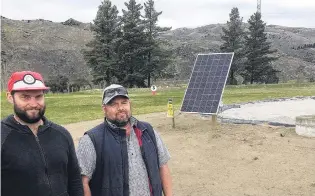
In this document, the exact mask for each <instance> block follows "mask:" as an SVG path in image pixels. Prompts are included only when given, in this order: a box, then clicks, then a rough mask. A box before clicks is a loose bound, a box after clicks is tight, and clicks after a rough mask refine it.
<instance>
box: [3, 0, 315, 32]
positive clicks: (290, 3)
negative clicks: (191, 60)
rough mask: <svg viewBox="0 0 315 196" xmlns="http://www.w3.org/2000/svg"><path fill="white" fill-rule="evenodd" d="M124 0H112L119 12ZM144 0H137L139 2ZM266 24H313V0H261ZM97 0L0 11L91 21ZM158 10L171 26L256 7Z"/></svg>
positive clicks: (6, 5) (188, 4) (17, 0)
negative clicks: (233, 9)
mask: <svg viewBox="0 0 315 196" xmlns="http://www.w3.org/2000/svg"><path fill="white" fill-rule="evenodd" d="M126 1H127V0H112V4H113V5H116V6H117V8H118V10H119V12H120V14H121V13H122V11H121V10H122V9H126V6H125V5H124V2H126ZM145 1H146V0H137V2H138V3H141V4H143V3H144V2H145ZM261 2H262V3H261V7H262V8H261V10H262V19H263V20H264V21H265V22H266V23H267V25H281V26H289V27H308V28H315V0H261ZM100 4H101V0H1V15H2V16H4V17H7V18H10V19H15V20H22V19H25V20H33V19H45V20H51V21H53V22H63V21H66V20H67V19H69V18H74V19H75V20H78V21H81V22H93V19H94V18H95V16H96V13H97V10H98V6H99V5H100ZM155 7H156V10H157V11H162V12H163V13H162V15H161V16H160V17H159V22H158V23H159V25H160V26H163V27H172V28H173V29H176V28H181V27H188V28H195V27H199V26H203V25H209V24H217V23H226V21H227V20H229V13H230V12H231V9H232V8H233V7H237V8H238V9H239V12H240V16H241V17H243V21H244V22H247V20H248V19H249V17H250V16H251V15H252V14H253V13H254V12H256V10H257V0H155Z"/></svg>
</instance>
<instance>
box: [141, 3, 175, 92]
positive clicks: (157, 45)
mask: <svg viewBox="0 0 315 196" xmlns="http://www.w3.org/2000/svg"><path fill="white" fill-rule="evenodd" d="M144 11H145V15H144V22H145V32H146V37H147V41H148V44H149V48H148V53H147V63H146V70H145V72H146V75H147V80H148V86H150V85H151V77H152V76H155V77H157V76H158V75H161V73H164V72H163V70H164V69H165V68H166V67H167V65H168V64H169V63H170V57H171V52H170V51H169V50H167V49H166V48H165V47H163V46H162V45H164V46H165V43H164V42H162V41H161V40H159V39H158V35H159V34H160V33H162V32H165V31H168V30H170V29H171V28H169V27H166V28H162V27H159V26H157V21H158V17H159V16H160V15H161V14H162V12H157V11H156V10H155V8H154V1H153V0H148V1H147V2H146V3H144Z"/></svg>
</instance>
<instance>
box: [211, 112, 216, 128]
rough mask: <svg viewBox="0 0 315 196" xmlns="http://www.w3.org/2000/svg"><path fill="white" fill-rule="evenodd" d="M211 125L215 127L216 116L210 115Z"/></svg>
mask: <svg viewBox="0 0 315 196" xmlns="http://www.w3.org/2000/svg"><path fill="white" fill-rule="evenodd" d="M211 122H212V125H213V126H215V125H216V124H217V115H216V114H212V121H211Z"/></svg>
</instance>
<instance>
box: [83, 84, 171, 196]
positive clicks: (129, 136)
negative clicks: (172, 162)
mask: <svg viewBox="0 0 315 196" xmlns="http://www.w3.org/2000/svg"><path fill="white" fill-rule="evenodd" d="M102 109H103V112H104V114H105V119H104V122H103V123H101V124H100V125H98V126H96V127H94V128H93V129H91V130H89V131H87V132H86V133H85V134H84V136H83V137H82V138H81V139H80V141H79V145H78V148H77V156H78V160H79V164H80V167H81V175H82V181H83V187H84V194H85V196H91V195H93V196H128V195H130V196H160V195H162V193H164V195H166V196H170V195H172V182H171V175H170V171H169V168H168V165H167V162H168V161H169V159H170V155H169V152H168V150H167V148H166V146H165V144H164V143H163V141H162V139H161V137H160V136H159V134H158V133H157V132H156V131H155V130H154V129H153V127H152V126H151V125H150V124H149V123H147V122H143V121H138V120H137V119H136V118H134V117H133V116H132V115H131V104H130V100H129V96H128V92H127V90H126V89H125V88H124V87H123V86H121V85H117V84H112V85H110V86H108V87H107V88H105V89H104V92H103V98H102Z"/></svg>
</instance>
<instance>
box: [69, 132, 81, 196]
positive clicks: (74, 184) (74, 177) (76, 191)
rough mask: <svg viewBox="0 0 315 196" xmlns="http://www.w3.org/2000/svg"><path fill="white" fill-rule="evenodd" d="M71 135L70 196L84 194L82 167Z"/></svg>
mask: <svg viewBox="0 0 315 196" xmlns="http://www.w3.org/2000/svg"><path fill="white" fill-rule="evenodd" d="M69 136H70V139H69V140H70V151H69V155H68V156H69V158H68V192H69V195H70V196H83V185H82V181H81V174H80V167H79V164H78V159H77V156H76V153H75V149H74V143H73V140H72V137H71V135H70V134H69Z"/></svg>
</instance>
